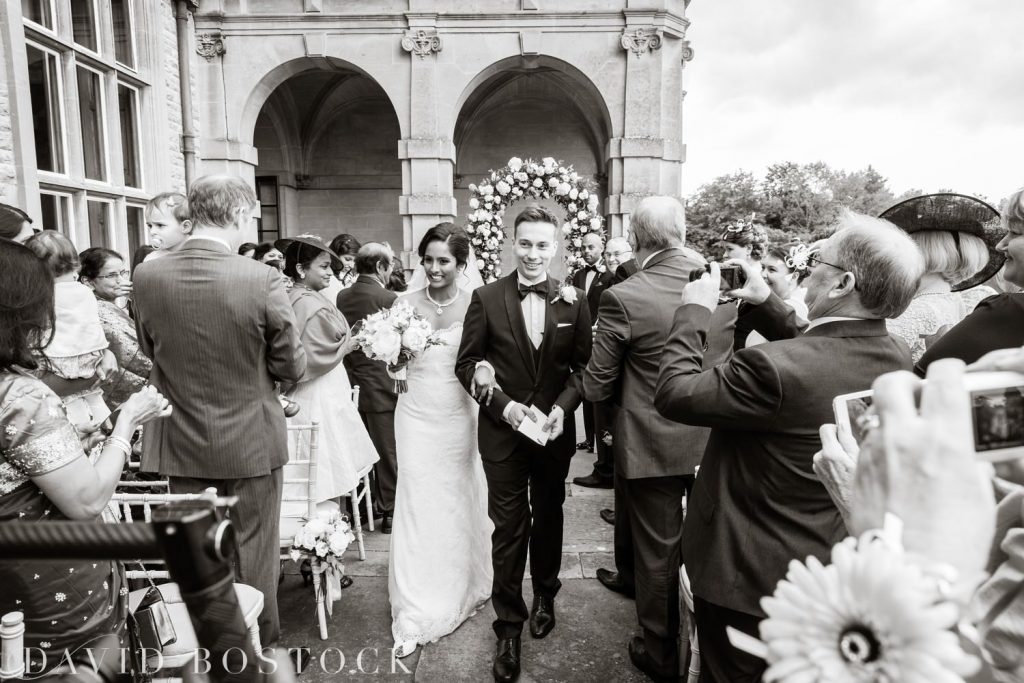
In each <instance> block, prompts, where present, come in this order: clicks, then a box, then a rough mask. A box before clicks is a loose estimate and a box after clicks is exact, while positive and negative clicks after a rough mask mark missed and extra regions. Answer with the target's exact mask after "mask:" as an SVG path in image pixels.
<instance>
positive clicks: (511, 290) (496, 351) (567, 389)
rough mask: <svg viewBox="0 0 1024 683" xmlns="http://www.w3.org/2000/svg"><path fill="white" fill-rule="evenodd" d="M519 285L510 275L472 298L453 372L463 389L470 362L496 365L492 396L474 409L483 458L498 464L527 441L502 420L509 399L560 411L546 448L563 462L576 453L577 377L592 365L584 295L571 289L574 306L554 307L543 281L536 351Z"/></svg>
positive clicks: (551, 284)
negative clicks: (560, 423)
mask: <svg viewBox="0 0 1024 683" xmlns="http://www.w3.org/2000/svg"><path fill="white" fill-rule="evenodd" d="M518 285H519V281H518V277H517V275H516V273H514V272H513V273H512V274H511V275H509V276H508V277H504V278H502V279H500V280H498V281H497V282H492V283H491V284H489V285H485V286H484V287H481V288H479V289H477V290H476V291H474V292H473V299H472V301H471V302H470V304H469V310H468V311H466V322H465V325H464V327H463V330H462V344H461V346H460V347H459V358H458V361H457V362H456V365H455V374H456V375H457V376H458V378H459V381H460V382H462V386H464V387H466V391H469V388H470V385H471V383H472V380H473V373H474V372H475V371H476V364H477V363H478V362H480V361H482V360H486V361H487V362H488V363H490V364H491V365H492V366H493V367H494V374H495V379H496V380H497V382H498V384H499V385H500V387H501V389H500V390H495V392H494V397H493V399H492V400H491V405H490V406H485V405H484V404H480V424H479V427H478V441H479V447H480V454H481V456H482V457H483V458H484V459H485V460H493V461H500V460H504V459H505V458H507V457H508V456H509V455H510V454H511V453H512V451H513V450H515V448H516V446H517V445H518V444H520V443H529V441H528V440H527V439H526V437H524V436H522V435H520V434H518V433H517V432H515V431H514V430H513V429H512V427H511V426H510V425H509V424H508V423H507V422H505V421H504V420H502V417H501V416H502V413H503V412H504V410H505V406H507V405H508V404H509V402H510V401H516V402H518V403H522V404H523V405H525V406H527V407H529V406H530V405H536V406H537V407H538V408H539V409H541V410H542V411H544V412H545V413H548V412H549V411H550V410H551V408H552V407H553V406H556V405H557V406H560V407H561V408H562V411H563V412H564V413H565V422H564V432H563V434H562V436H560V437H559V438H558V439H555V440H554V441H552V442H549V443H548V446H547V447H548V448H549V449H554V451H555V453H556V454H558V455H565V456H566V457H568V456H571V455H572V454H573V453H574V452H575V450H576V446H575V444H576V425H575V422H574V420H573V411H575V410H576V408H577V407H578V406H579V404H580V401H581V400H582V373H583V369H584V368H585V367H586V365H587V361H588V360H589V359H590V345H591V341H592V336H593V335H592V332H591V329H590V311H589V310H588V308H587V302H586V297H584V295H583V292H582V291H580V290H578V289H575V288H574V291H575V292H576V301H574V302H573V303H571V304H570V303H567V302H565V301H564V300H559V301H557V302H555V301H554V299H555V298H556V297H557V295H558V282H557V281H556V280H555V279H554V278H551V277H549V278H548V288H549V294H548V296H547V299H546V301H547V303H546V306H547V309H546V310H545V315H544V340H543V343H542V344H541V346H540V349H537V350H535V349H534V348H533V344H532V343H531V342H530V337H529V335H528V334H527V329H526V323H525V321H524V320H523V309H522V305H521V300H520V298H519V287H518Z"/></svg>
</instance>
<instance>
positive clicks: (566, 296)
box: [551, 282, 576, 306]
mask: <svg viewBox="0 0 1024 683" xmlns="http://www.w3.org/2000/svg"><path fill="white" fill-rule="evenodd" d="M559 301H564V302H565V303H567V304H569V305H570V306H572V305H573V304H574V303H576V288H575V287H573V286H572V285H571V284H569V283H568V282H563V283H562V284H560V285H559V286H558V296H556V297H555V298H554V299H552V300H551V303H553V304H557V303H558V302H559Z"/></svg>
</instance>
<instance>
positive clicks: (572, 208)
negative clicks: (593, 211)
mask: <svg viewBox="0 0 1024 683" xmlns="http://www.w3.org/2000/svg"><path fill="white" fill-rule="evenodd" d="M566 208H567V209H568V210H569V213H576V210H577V209H578V208H579V207H578V206H576V202H569V206H568V207H566Z"/></svg>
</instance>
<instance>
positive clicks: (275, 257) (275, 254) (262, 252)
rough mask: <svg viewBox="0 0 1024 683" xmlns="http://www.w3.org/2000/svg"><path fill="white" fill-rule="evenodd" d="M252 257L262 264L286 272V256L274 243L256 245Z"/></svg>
mask: <svg viewBox="0 0 1024 683" xmlns="http://www.w3.org/2000/svg"><path fill="white" fill-rule="evenodd" d="M252 257H253V258H254V259H256V260H257V261H259V262H260V263H266V264H267V265H268V266H273V267H274V268H277V269H279V270H284V254H282V253H281V250H280V249H278V248H277V247H276V246H274V244H273V243H272V242H263V243H262V244H258V245H256V248H255V249H254V250H253V252H252Z"/></svg>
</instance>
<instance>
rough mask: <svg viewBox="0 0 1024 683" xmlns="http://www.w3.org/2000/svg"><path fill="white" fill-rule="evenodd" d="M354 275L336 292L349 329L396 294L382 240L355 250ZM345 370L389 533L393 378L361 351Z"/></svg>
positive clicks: (394, 473)
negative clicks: (373, 452) (372, 457)
mask: <svg viewBox="0 0 1024 683" xmlns="http://www.w3.org/2000/svg"><path fill="white" fill-rule="evenodd" d="M355 268H356V272H357V273H359V277H357V278H356V281H355V282H354V283H352V286H351V287H348V288H346V289H343V290H341V292H339V293H338V299H337V304H338V309H339V310H340V311H341V312H342V314H343V315H344V316H345V319H346V320H348V323H349V325H351V326H352V329H353V330H354V331H358V325H359V323H360V322H362V321H363V320H364V319H365V318H366V317H367V316H369V315H372V314H374V313H376V312H378V311H383V310H384V309H386V308H391V304H393V303H395V299H396V298H398V295H397V294H395V293H394V292H392V291H390V290H389V289H388V288H387V284H388V282H390V280H391V273H392V272H393V271H394V268H395V253H394V252H393V251H392V250H391V247H390V246H388V245H387V244H382V243H380V242H367V243H366V244H364V245H363V246H362V247H360V248H359V251H358V253H357V254H356V265H355ZM345 369H346V370H347V371H348V376H349V380H351V382H352V384H353V386H355V385H358V386H359V415H360V417H362V418H363V423H364V424H365V425H366V430H367V431H368V432H370V439H371V440H372V441H373V445H374V447H375V448H376V449H377V454H378V455H379V456H380V460H378V461H377V464H375V465H374V466H373V468H374V492H373V495H374V501H373V502H374V504H375V505H377V506H379V507H378V509H379V510H380V512H381V515H382V517H383V519H382V520H381V525H380V528H381V531H382V532H383V533H385V534H390V533H391V519H392V517H393V516H394V512H395V487H396V486H397V485H398V456H397V452H396V449H395V405H396V403H397V402H398V396H397V395H396V394H395V381H394V380H393V379H391V377H389V376H388V369H387V365H385V364H384V363H382V362H381V361H376V360H370V359H369V358H367V357H366V354H364V353H363V352H362V351H358V350H357V351H353V352H352V353H350V354H348V355H347V356H345Z"/></svg>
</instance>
